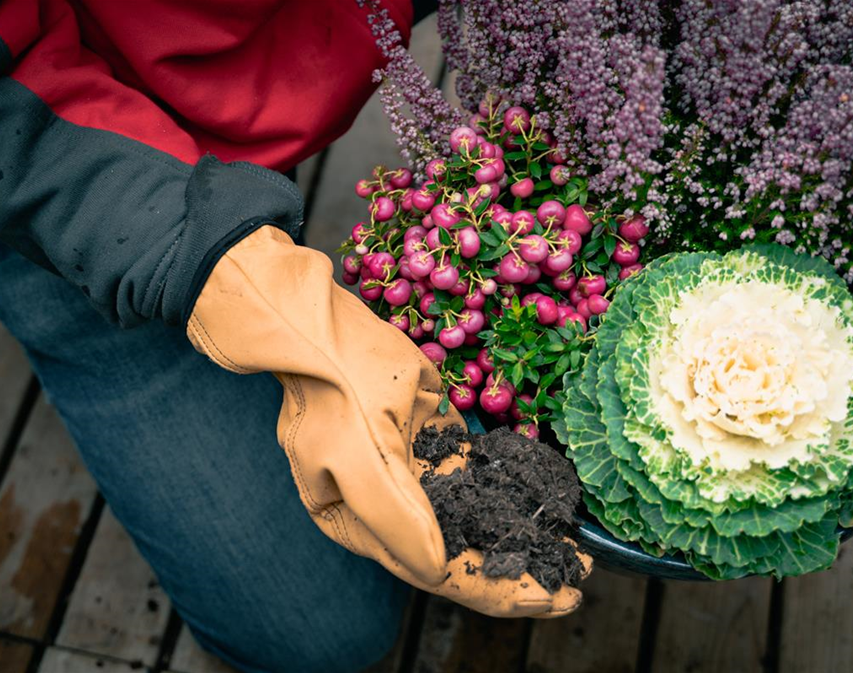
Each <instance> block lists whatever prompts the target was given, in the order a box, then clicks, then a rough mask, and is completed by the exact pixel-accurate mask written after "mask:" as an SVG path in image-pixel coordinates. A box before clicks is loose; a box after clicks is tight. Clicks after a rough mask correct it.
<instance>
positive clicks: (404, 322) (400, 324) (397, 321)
mask: <svg viewBox="0 0 853 673" xmlns="http://www.w3.org/2000/svg"><path fill="white" fill-rule="evenodd" d="M388 322H390V323H391V324H392V325H394V327H396V328H397V329H398V330H400V331H401V332H407V331H408V330H409V316H407V315H392V316H391V317H390V318H388Z"/></svg>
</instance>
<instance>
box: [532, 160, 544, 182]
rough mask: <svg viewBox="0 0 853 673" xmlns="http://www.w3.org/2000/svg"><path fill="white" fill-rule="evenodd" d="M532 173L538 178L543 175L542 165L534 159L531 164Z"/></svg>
mask: <svg viewBox="0 0 853 673" xmlns="http://www.w3.org/2000/svg"><path fill="white" fill-rule="evenodd" d="M530 175H532V176H533V177H534V178H535V179H536V180H538V179H539V178H541V177H542V166H540V165H539V162H537V161H534V162H533V163H532V164H530Z"/></svg>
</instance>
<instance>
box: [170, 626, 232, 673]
mask: <svg viewBox="0 0 853 673" xmlns="http://www.w3.org/2000/svg"><path fill="white" fill-rule="evenodd" d="M169 673H236V671H235V670H234V669H233V668H231V666H229V665H228V664H226V663H225V662H224V661H222V660H221V659H218V658H217V657H215V656H213V655H212V654H210V653H209V652H205V651H204V650H203V649H201V646H200V645H199V644H198V643H197V642H196V641H195V638H193V634H192V632H190V629H189V627H188V626H187V625H186V624H184V626H183V627H182V629H181V634H180V636H178V642H177V644H176V645H175V652H174V654H172V659H171V663H170V664H169Z"/></svg>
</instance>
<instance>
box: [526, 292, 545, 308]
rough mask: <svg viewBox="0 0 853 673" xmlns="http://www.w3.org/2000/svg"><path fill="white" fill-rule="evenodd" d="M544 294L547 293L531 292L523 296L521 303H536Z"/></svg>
mask: <svg viewBox="0 0 853 673" xmlns="http://www.w3.org/2000/svg"><path fill="white" fill-rule="evenodd" d="M544 296H545V295H544V294H542V293H541V292H531V293H530V294H526V295H524V297H522V298H521V305H522V306H528V305H529V304H535V303H536V300H537V299H539V297H544Z"/></svg>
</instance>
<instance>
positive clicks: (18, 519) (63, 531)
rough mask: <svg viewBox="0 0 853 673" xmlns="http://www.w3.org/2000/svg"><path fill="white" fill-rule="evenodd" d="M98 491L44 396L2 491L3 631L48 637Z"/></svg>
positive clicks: (0, 615)
mask: <svg viewBox="0 0 853 673" xmlns="http://www.w3.org/2000/svg"><path fill="white" fill-rule="evenodd" d="M95 496H96V489H95V483H94V482H93V481H92V478H91V477H90V476H89V474H88V473H87V472H86V469H85V467H84V466H83V463H82V461H81V460H80V457H79V455H78V454H77V451H76V449H75V448H74V446H73V444H72V442H71V439H70V438H69V436H68V434H67V432H66V431H65V428H64V427H63V425H62V422H61V421H60V420H59V417H58V416H57V414H56V411H55V410H54V409H53V408H52V407H50V406H49V405H48V404H47V402H46V401H45V400H44V398H43V397H42V398H40V399H39V401H38V403H37V404H36V406H35V409H34V410H33V414H32V417H31V419H30V422H29V424H28V425H27V427H26V430H25V431H24V433H23V435H22V437H21V441H20V443H19V445H18V448H17V451H16V453H15V456H14V459H13V460H12V463H11V465H10V467H9V472H8V474H7V475H6V478H5V480H4V482H3V485H2V488H0V588H2V591H0V631H7V632H9V633H14V634H16V635H19V636H27V637H30V638H41V637H42V636H44V635H45V630H46V628H47V626H48V623H49V621H50V618H51V614H52V613H53V610H54V607H55V606H56V602H57V598H58V596H59V591H60V588H61V586H62V583H63V580H64V578H65V574H66V571H67V569H68V564H69V561H70V560H71V556H72V553H73V551H74V546H75V544H76V542H77V538H78V535H79V533H80V530H81V527H82V525H83V522H84V521H85V520H86V517H87V516H88V514H89V511H90V509H91V507H92V505H93V503H94V501H95Z"/></svg>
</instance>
